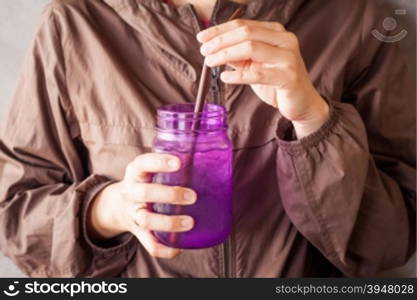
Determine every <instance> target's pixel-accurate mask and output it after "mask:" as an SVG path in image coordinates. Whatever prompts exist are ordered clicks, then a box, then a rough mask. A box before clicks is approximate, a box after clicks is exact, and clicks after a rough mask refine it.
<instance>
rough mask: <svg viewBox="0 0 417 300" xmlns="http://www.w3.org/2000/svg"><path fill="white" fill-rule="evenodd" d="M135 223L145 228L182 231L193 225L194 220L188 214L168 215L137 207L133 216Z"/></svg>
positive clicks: (189, 228)
mask: <svg viewBox="0 0 417 300" xmlns="http://www.w3.org/2000/svg"><path fill="white" fill-rule="evenodd" d="M135 223H136V225H138V226H139V227H141V228H143V229H146V230H154V231H167V232H183V231H188V230H191V229H192V228H193V227H194V220H193V218H192V217H190V216H185V215H176V216H168V215H162V214H157V213H153V212H150V211H148V210H146V209H139V210H138V211H137V213H136V216H135Z"/></svg>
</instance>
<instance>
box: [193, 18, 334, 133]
mask: <svg viewBox="0 0 417 300" xmlns="http://www.w3.org/2000/svg"><path fill="white" fill-rule="evenodd" d="M197 39H198V40H199V41H200V42H202V43H203V44H202V46H201V53H202V54H203V55H204V56H205V57H206V59H205V63H206V64H207V65H208V66H209V67H215V66H220V65H225V64H226V65H229V66H231V67H232V68H233V69H234V70H233V71H225V72H223V73H222V74H221V79H222V81H224V82H225V83H228V84H249V85H250V86H251V88H252V90H253V91H254V92H255V93H256V94H257V95H258V97H259V98H260V99H261V100H263V101H264V102H266V103H268V104H270V105H272V106H274V107H276V108H278V109H279V111H280V113H281V114H282V115H283V116H284V117H286V118H287V119H288V120H290V121H292V123H293V125H294V128H295V130H296V133H297V137H298V138H302V137H304V136H307V135H309V134H311V133H313V132H314V131H316V130H317V129H319V128H320V127H321V126H322V125H323V124H324V122H325V121H326V120H327V119H328V115H329V107H328V105H327V103H326V101H325V100H324V99H323V98H322V97H321V96H320V94H319V93H318V92H317V91H316V89H315V88H314V86H313V84H312V82H311V80H310V78H309V75H308V72H307V69H306V67H305V64H304V61H303V59H302V57H301V53H300V49H299V45H298V39H297V37H296V36H295V35H294V34H293V33H291V32H287V31H286V30H285V28H284V27H283V26H282V25H281V24H279V23H275V22H261V21H253V20H242V19H239V20H234V21H230V22H227V23H224V24H222V25H219V26H215V27H211V28H208V29H206V30H204V31H202V32H200V33H199V34H198V35H197Z"/></svg>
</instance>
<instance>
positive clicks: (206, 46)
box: [200, 44, 211, 55]
mask: <svg viewBox="0 0 417 300" xmlns="http://www.w3.org/2000/svg"><path fill="white" fill-rule="evenodd" d="M200 52H201V54H203V55H207V54H210V52H211V47H210V45H209V44H203V46H201V48H200Z"/></svg>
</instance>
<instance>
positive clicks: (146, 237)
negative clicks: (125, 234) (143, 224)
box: [134, 229, 182, 259]
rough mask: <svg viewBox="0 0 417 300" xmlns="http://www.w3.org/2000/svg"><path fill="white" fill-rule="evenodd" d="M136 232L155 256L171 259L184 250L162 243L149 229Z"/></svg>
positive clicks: (141, 241) (145, 246) (144, 245)
mask: <svg viewBox="0 0 417 300" xmlns="http://www.w3.org/2000/svg"><path fill="white" fill-rule="evenodd" d="M134 234H135V235H136V237H137V238H138V240H139V241H140V243H141V244H142V246H143V247H144V248H145V249H146V251H148V253H149V254H150V255H151V256H153V257H158V258H166V259H170V258H174V257H175V256H177V255H178V254H180V253H181V252H182V250H181V249H177V248H171V247H168V246H165V245H164V244H161V243H160V242H158V240H157V239H156V238H155V237H154V236H153V235H152V233H151V232H150V231H148V230H143V229H138V230H137V231H136V232H135V233H134Z"/></svg>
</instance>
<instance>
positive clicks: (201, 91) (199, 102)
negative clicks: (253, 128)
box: [194, 7, 242, 114]
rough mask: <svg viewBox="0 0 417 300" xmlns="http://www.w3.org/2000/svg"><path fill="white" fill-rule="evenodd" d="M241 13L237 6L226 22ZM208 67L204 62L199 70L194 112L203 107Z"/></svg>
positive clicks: (197, 112) (200, 110) (196, 112)
mask: <svg viewBox="0 0 417 300" xmlns="http://www.w3.org/2000/svg"><path fill="white" fill-rule="evenodd" d="M241 14H242V9H241V8H240V7H239V8H237V9H236V10H235V11H234V12H233V14H232V15H231V16H230V18H229V19H228V20H227V22H229V21H232V20H234V19H237V18H239V17H240V16H241ZM208 69H209V67H208V66H207V65H206V63H205V62H204V65H203V70H202V71H201V76H200V82H199V84H198V90H197V98H196V101H195V107H194V114H199V113H201V112H202V111H203V108H204V99H205V91H206V87H207V85H208V82H209V80H208V78H209V71H208Z"/></svg>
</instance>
